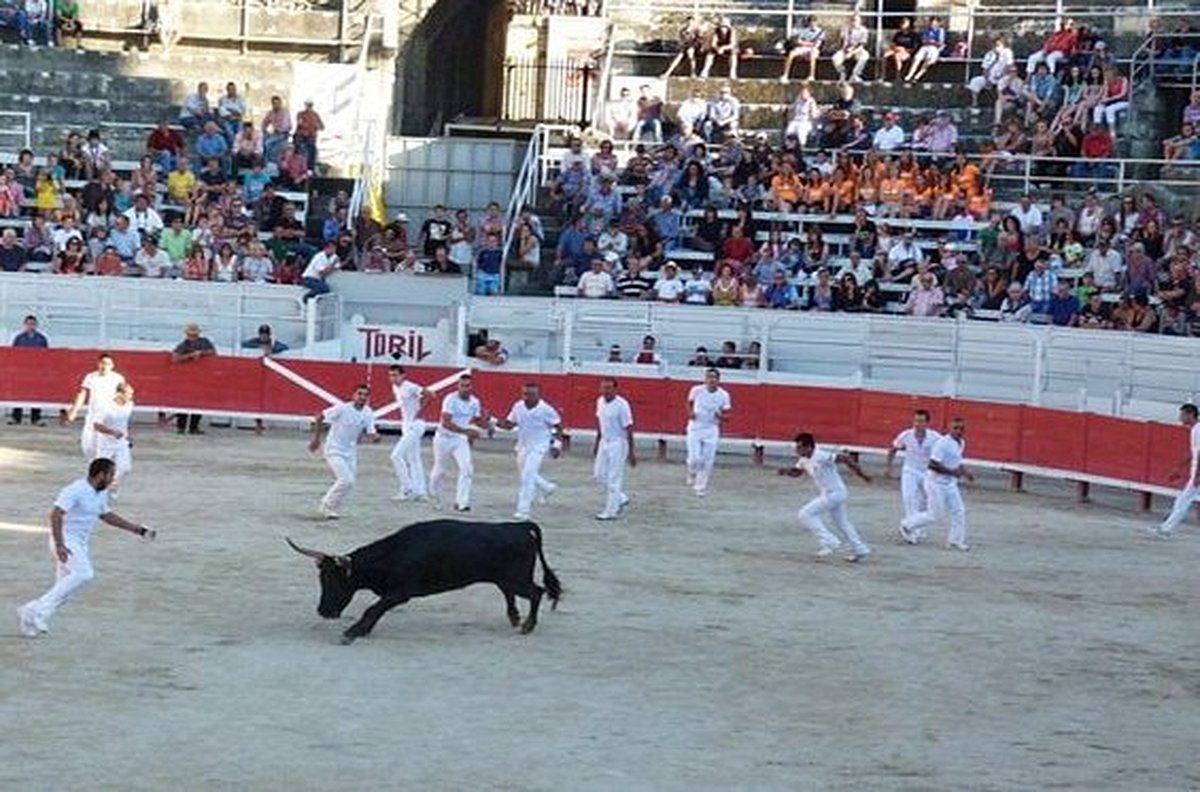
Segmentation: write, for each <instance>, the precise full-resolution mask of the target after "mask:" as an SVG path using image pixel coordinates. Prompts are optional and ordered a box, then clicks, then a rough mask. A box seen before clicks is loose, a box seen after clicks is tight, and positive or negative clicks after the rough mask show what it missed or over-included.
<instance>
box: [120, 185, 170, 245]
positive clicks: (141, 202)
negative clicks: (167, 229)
mask: <svg viewBox="0 0 1200 792" xmlns="http://www.w3.org/2000/svg"><path fill="white" fill-rule="evenodd" d="M150 198H151V195H150V194H148V193H144V192H143V193H138V194H137V195H135V196H134V199H133V206H132V207H131V208H130V209H129V210H128V211H126V212H124V215H125V217H126V219H128V220H129V225H130V226H132V227H133V229H134V230H136V231H137V232H138V233H139V234H143V235H145V234H152V235H154V236H156V237H157V236H158V235H159V234H160V233H162V230H163V221H162V217H161V216H160V215H159V214H158V212H157V211H155V210H154V208H153V207H152V206H150Z"/></svg>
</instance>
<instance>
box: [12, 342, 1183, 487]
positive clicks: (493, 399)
mask: <svg viewBox="0 0 1200 792" xmlns="http://www.w3.org/2000/svg"><path fill="white" fill-rule="evenodd" d="M97 354H98V353H97V352H94V351H78V350H67V349H47V350H39V349H13V348H0V402H8V403H12V404H23V403H38V402H42V403H47V402H49V403H53V402H61V403H62V404H64V405H65V404H67V403H68V402H70V400H71V399H72V398H73V397H74V395H75V393H76V391H77V390H78V388H79V383H80V381H81V380H82V378H83V376H84V375H85V374H86V373H88V372H89V371H91V370H93V369H94V368H95V361H96V357H97ZM116 359H117V367H118V369H119V370H120V371H121V372H122V373H123V374H124V375H125V377H126V378H127V379H128V380H129V381H130V382H132V383H133V384H134V386H135V387H136V388H137V392H138V394H137V400H138V403H139V404H140V405H143V406H146V407H153V408H160V407H161V408H164V409H168V410H172V409H188V410H195V411H199V412H212V413H217V414H222V413H230V412H237V413H251V414H254V413H259V414H265V415H292V416H308V415H314V414H316V412H317V411H318V410H320V409H322V408H323V407H325V406H326V405H325V403H324V402H323V401H322V400H321V399H320V398H318V397H316V396H314V395H312V394H310V393H309V392H308V391H306V390H304V389H303V388H301V387H299V386H297V385H295V384H293V383H292V382H289V381H288V380H286V379H285V378H284V377H282V376H281V375H279V374H277V373H276V372H273V371H270V370H269V369H267V368H266V367H265V366H264V365H263V364H262V360H261V359H259V358H256V357H242V358H232V357H211V358H205V359H202V360H198V361H191V362H187V363H172V362H171V356H170V354H169V353H167V352H121V353H119V354H118V355H117V356H116ZM280 362H281V363H282V365H284V366H286V367H287V368H288V369H290V370H291V371H294V372H295V373H297V374H299V375H300V376H302V377H304V378H305V379H307V380H310V381H312V382H313V383H315V384H317V385H319V386H320V387H322V388H324V389H325V390H327V391H329V392H330V393H332V394H334V395H335V396H339V397H342V398H349V396H350V394H351V392H352V391H353V389H354V388H355V386H357V385H358V384H359V383H363V382H365V383H367V384H368V385H370V386H371V388H372V391H373V394H372V398H371V402H372V404H373V405H374V406H376V407H380V406H383V405H384V404H387V403H389V402H390V401H391V393H390V391H389V390H388V387H387V365H386V364H361V363H340V362H328V361H307V360H282V361H280ZM410 371H413V373H414V375H415V376H414V379H417V380H418V381H420V382H425V383H428V382H433V381H434V380H437V379H441V378H442V377H445V376H447V375H449V374H452V373H453V372H454V371H455V369H450V368H441V367H428V368H427V367H421V368H420V369H410ZM600 379H601V378H600V377H599V376H597V375H589V374H553V375H549V374H548V375H533V374H525V373H518V372H510V371H505V370H504V369H492V368H487V369H482V370H480V371H479V372H478V374H477V376H476V378H475V390H476V393H477V394H478V395H479V397H480V399H481V400H482V401H483V403H484V408H485V409H487V410H489V411H491V412H493V413H495V414H497V415H500V416H504V415H506V414H507V412H508V409H509V407H510V406H511V405H512V404H513V402H514V401H515V400H516V399H517V398H519V397H520V392H521V387H522V385H524V384H525V383H526V382H528V381H531V380H532V381H537V382H538V383H539V384H540V385H541V386H542V390H543V393H544V394H545V396H546V398H547V399H548V400H549V401H550V402H551V403H552V404H554V405H556V406H557V407H558V408H559V410H560V411H561V412H562V413H563V417H564V423H565V424H566V425H567V426H568V427H572V428H576V429H593V428H595V423H596V421H595V404H596V396H597V394H598V392H599V387H600ZM694 384H695V382H694V381H692V380H676V379H663V378H651V377H625V378H623V379H622V381H621V392H622V393H623V394H624V395H625V397H626V398H627V399H629V401H630V403H631V404H632V406H633V410H634V415H635V418H636V420H637V430H638V431H639V432H640V433H641V434H650V435H679V434H682V432H683V427H684V423H685V421H686V414H687V393H688V391H689V390H690V389H691V387H692V386H693V385H694ZM728 389H729V391H730V395H731V397H732V399H733V405H734V410H733V414H732V416H731V418H730V421H729V423H728V424H727V425H726V426H725V427H724V429H723V434H724V435H725V436H726V437H730V438H744V439H750V440H788V439H790V438H791V437H792V436H793V435H794V434H795V433H796V432H798V431H802V430H803V431H809V432H812V433H813V434H815V435H816V436H817V439H818V440H819V441H822V442H829V443H837V444H845V445H860V446H876V447H886V446H888V445H889V444H890V443H891V440H892V438H893V437H894V436H895V434H896V432H897V431H898V430H899V429H901V428H903V427H904V426H905V425H907V424H908V422H909V421H910V419H911V415H912V411H913V410H915V409H917V408H918V407H921V408H924V409H927V410H929V412H930V414H931V416H932V421H933V424H934V425H935V426H944V425H945V424H946V423H947V421H948V420H949V419H950V418H951V417H953V416H961V417H963V418H965V419H966V420H967V438H968V440H967V443H968V445H967V450H968V456H969V457H971V458H974V459H982V460H987V461H991V462H1001V463H1012V464H1025V465H1036V466H1040V467H1049V468H1057V469H1060V470H1073V471H1078V472H1082V473H1090V474H1093V475H1097V476H1106V477H1109V478H1114V479H1121V480H1124V481H1129V482H1134V483H1144V484H1157V485H1161V486H1169V485H1170V483H1171V482H1169V481H1168V476H1169V474H1170V473H1171V471H1172V470H1173V469H1174V468H1175V466H1176V465H1177V464H1178V463H1179V461H1180V460H1182V459H1184V458H1186V456H1187V454H1188V445H1187V442H1188V441H1187V432H1186V431H1185V430H1184V429H1183V428H1182V427H1179V426H1168V425H1165V424H1158V423H1151V422H1142V421H1132V420H1126V419H1122V418H1111V417H1107V416H1102V415H1091V414H1087V413H1071V412H1063V411H1061V410H1047V409H1043V408H1039V407H1032V406H1025V405H1012V404H996V403H990V402H980V401H971V400H966V399H948V398H942V397H930V398H924V397H918V396H912V395H907V394H899V393H884V392H879V391H869V390H859V389H841V390H839V389H834V388H815V387H811V388H810V387H803V386H788V385H774V384H762V385H759V384H744V383H733V384H730V385H729V386H728ZM426 417H427V418H428V419H436V417H437V407H436V405H431V406H430V407H429V408H428V415H427V416H426Z"/></svg>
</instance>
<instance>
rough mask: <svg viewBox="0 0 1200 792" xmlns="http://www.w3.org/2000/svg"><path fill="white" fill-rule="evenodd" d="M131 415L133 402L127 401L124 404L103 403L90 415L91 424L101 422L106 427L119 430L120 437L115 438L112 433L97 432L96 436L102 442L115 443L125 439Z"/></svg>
mask: <svg viewBox="0 0 1200 792" xmlns="http://www.w3.org/2000/svg"><path fill="white" fill-rule="evenodd" d="M132 415H133V402H131V401H127V402H125V403H124V404H117V403H116V402H115V401H114V402H109V403H108V404H106V405H104V406H103V407H101V408H100V409H99V411H97V412H96V414H95V415H94V416H92V424H93V425H95V424H102V425H103V426H104V428H106V429H112V430H114V431H117V432H120V433H121V437H120V438H116V437H113V436H112V435H107V434H97V437H98V438H100V439H101V440H102V441H104V442H110V443H116V442H120V441H122V440H125V439H126V435H128V434H129V418H130V416H132Z"/></svg>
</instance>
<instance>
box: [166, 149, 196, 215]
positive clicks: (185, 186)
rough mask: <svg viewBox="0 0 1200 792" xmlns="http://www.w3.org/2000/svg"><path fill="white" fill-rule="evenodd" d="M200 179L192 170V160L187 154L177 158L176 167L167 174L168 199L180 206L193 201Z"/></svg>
mask: <svg viewBox="0 0 1200 792" xmlns="http://www.w3.org/2000/svg"><path fill="white" fill-rule="evenodd" d="M198 185H199V179H197V178H196V174H195V172H193V171H192V168H191V161H190V160H189V159H188V158H187V157H186V156H180V157H179V158H178V159H176V160H175V169H174V170H172V171H171V172H170V173H168V174H167V200H169V201H170V202H171V203H173V204H176V205H178V206H185V207H186V206H187V205H188V204H190V203H191V202H192V198H193V197H194V195H195V192H196V188H197V186H198Z"/></svg>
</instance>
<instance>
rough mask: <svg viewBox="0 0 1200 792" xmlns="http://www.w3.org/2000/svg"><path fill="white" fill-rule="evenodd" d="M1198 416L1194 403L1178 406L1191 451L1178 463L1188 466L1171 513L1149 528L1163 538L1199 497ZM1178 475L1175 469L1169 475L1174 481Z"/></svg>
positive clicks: (1199, 432) (1199, 436)
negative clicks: (1188, 436)
mask: <svg viewBox="0 0 1200 792" xmlns="http://www.w3.org/2000/svg"><path fill="white" fill-rule="evenodd" d="M1198 418H1200V408H1197V407H1196V405H1194V404H1184V405H1183V406H1181V407H1180V408H1179V422H1180V423H1181V424H1183V425H1184V426H1186V427H1187V428H1188V431H1189V432H1190V440H1191V453H1190V454H1189V456H1188V459H1187V461H1186V462H1185V463H1183V464H1181V465H1180V469H1182V467H1183V465H1187V466H1188V477H1187V480H1186V481H1184V483H1183V489H1181V490H1180V491H1179V495H1178V496H1176V498H1175V505H1174V507H1172V509H1171V513H1170V514H1169V515H1167V519H1166V520H1164V521H1163V524H1162V525H1160V526H1158V527H1157V528H1152V529H1151V530H1152V531H1153V532H1154V533H1155V534H1157V535H1158V536H1161V537H1162V538H1164V539H1166V538H1168V537H1170V536H1171V534H1173V533H1175V529H1176V528H1178V527H1179V524H1180V523H1182V522H1183V520H1184V518H1185V517H1187V513H1188V509H1189V508H1191V506H1192V503H1194V502H1195V501H1196V499H1197V498H1198V497H1200V488H1197V484H1196V473H1197V468H1198V467H1200V421H1198V420H1197V419H1198ZM1180 477H1181V474H1180V472H1179V470H1177V471H1176V472H1175V473H1174V474H1173V475H1172V476H1171V479H1172V480H1173V481H1175V480H1178V479H1179V478H1180Z"/></svg>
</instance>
